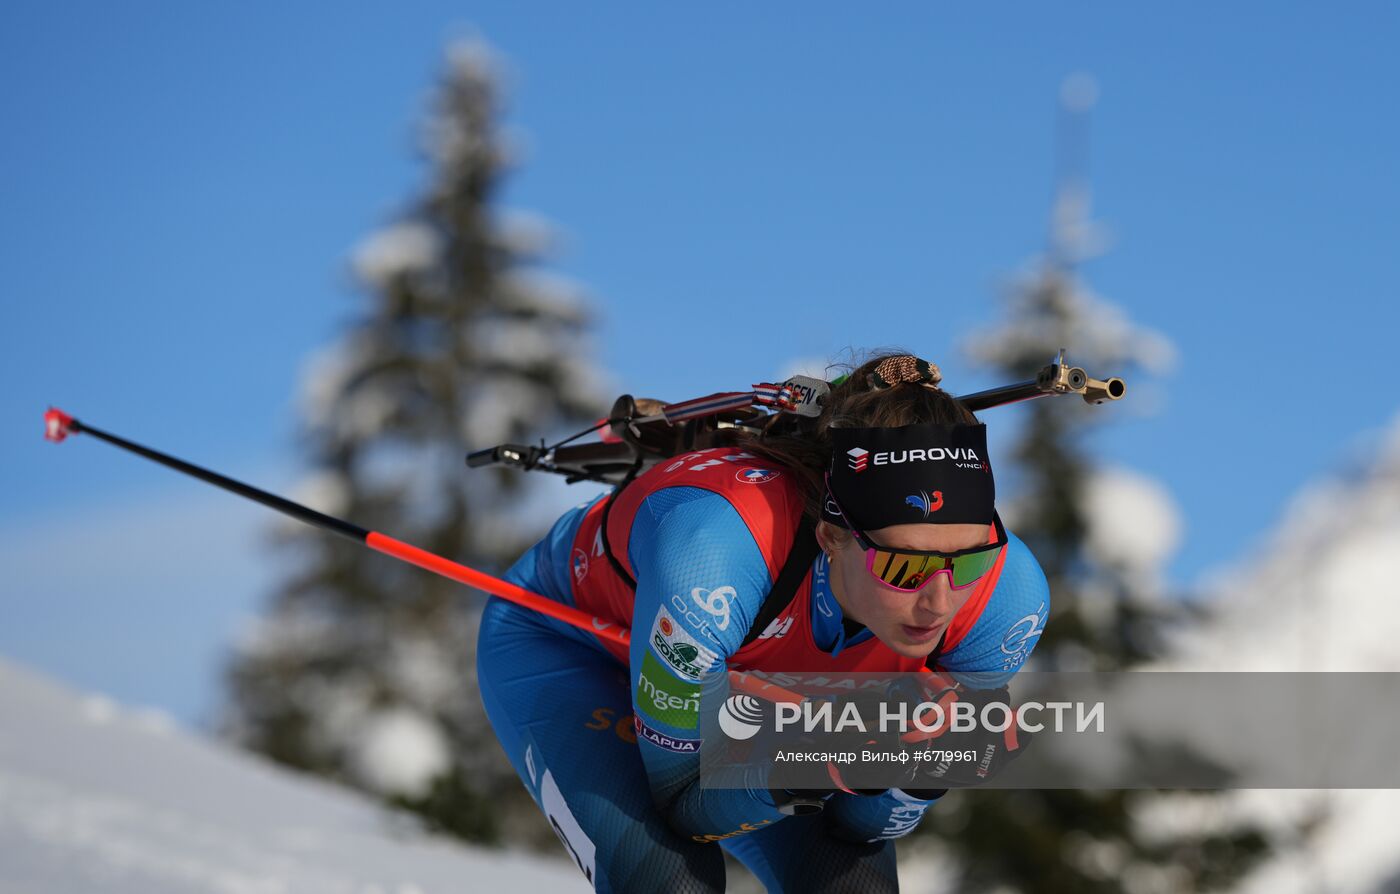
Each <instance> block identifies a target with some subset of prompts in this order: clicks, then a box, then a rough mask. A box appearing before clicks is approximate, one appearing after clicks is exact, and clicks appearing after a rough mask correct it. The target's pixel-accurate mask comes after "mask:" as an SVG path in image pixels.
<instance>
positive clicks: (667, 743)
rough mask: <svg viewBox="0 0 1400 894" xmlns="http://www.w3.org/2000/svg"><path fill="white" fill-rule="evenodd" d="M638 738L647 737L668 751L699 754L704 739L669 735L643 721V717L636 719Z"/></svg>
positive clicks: (649, 740) (658, 746)
mask: <svg viewBox="0 0 1400 894" xmlns="http://www.w3.org/2000/svg"><path fill="white" fill-rule="evenodd" d="M633 722H634V724H635V728H636V731H637V738H638V739H646V740H647V741H648V742H650V743H651V744H653V745H655V746H656V747H657V748H664V749H666V750H667V751H674V752H676V753H677V754H697V753H699V751H700V743H701V742H703V741H704V740H703V739H678V738H676V737H675V736H668V735H666V734H665V733H663V732H661V731H660V730H654V729H652V728H651V727H649V726H647V725H646V724H645V723H643V722H642V718H640V717H636V718H635V719H634V721H633Z"/></svg>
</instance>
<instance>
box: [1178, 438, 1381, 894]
mask: <svg viewBox="0 0 1400 894" xmlns="http://www.w3.org/2000/svg"><path fill="white" fill-rule="evenodd" d="M1369 452H1370V455H1369V456H1368V457H1367V458H1366V459H1365V460H1364V461H1362V462H1360V463H1358V464H1357V466H1356V467H1355V468H1353V469H1352V470H1351V471H1350V472H1349V473H1347V474H1345V475H1334V476H1328V477H1326V478H1324V479H1322V480H1319V481H1317V482H1314V483H1313V484H1311V485H1309V486H1308V487H1306V488H1304V489H1303V490H1302V491H1301V492H1300V493H1299V494H1297V495H1296V496H1295V497H1294V498H1293V500H1292V501H1291V502H1290V504H1289V507H1288V509H1287V510H1286V511H1285V513H1284V516H1283V518H1282V519H1281V520H1280V522H1279V524H1278V525H1277V527H1276V528H1275V530H1274V531H1273V532H1272V533H1271V534H1270V535H1269V536H1268V537H1267V538H1266V539H1265V541H1264V542H1263V543H1262V544H1261V545H1260V546H1259V547H1258V548H1256V549H1255V550H1253V551H1252V552H1251V554H1249V555H1246V556H1243V557H1241V559H1240V560H1239V562H1238V563H1237V564H1236V565H1235V566H1234V567H1233V568H1231V569H1229V570H1227V571H1225V572H1222V573H1221V574H1219V575H1218V576H1216V577H1215V578H1214V579H1213V580H1210V581H1209V582H1208V583H1207V587H1208V589H1209V590H1210V591H1211V592H1212V594H1213V599H1212V600H1211V605H1212V606H1213V607H1214V608H1215V609H1216V613H1215V616H1214V617H1213V618H1212V619H1211V620H1210V621H1209V622H1208V623H1206V624H1205V625H1203V626H1201V627H1200V628H1198V629H1195V630H1192V631H1190V632H1189V634H1187V635H1185V636H1183V637H1182V638H1181V639H1180V640H1179V641H1178V642H1177V649H1176V651H1175V655H1174V657H1173V659H1172V660H1171V661H1170V662H1166V663H1164V664H1163V665H1162V667H1161V668H1160V669H1170V668H1179V669H1182V670H1223V671H1302V670H1314V671H1334V672H1335V671H1388V672H1396V671H1400V650H1397V649H1396V646H1395V644H1396V642H1397V641H1400V611H1397V608H1398V607H1400V418H1397V419H1396V420H1395V422H1393V423H1392V424H1391V426H1390V428H1389V431H1388V432H1386V433H1385V434H1384V435H1383V437H1382V438H1380V439H1379V441H1378V442H1377V443H1376V444H1375V446H1374V447H1373V449H1372V450H1371V451H1369ZM1222 509H1223V510H1227V509H1228V496H1226V495H1222ZM1310 810H1318V811H1321V812H1322V813H1323V814H1324V816H1326V817H1327V819H1326V821H1325V822H1324V823H1323V824H1322V825H1321V826H1320V827H1319V829H1318V831H1317V833H1316V834H1315V835H1314V836H1313V837H1312V838H1311V840H1301V841H1295V842H1292V843H1291V844H1289V845H1288V846H1287V847H1285V849H1284V855H1283V856H1282V857H1281V858H1279V859H1277V860H1275V861H1273V862H1272V863H1270V864H1269V865H1267V866H1266V867H1264V868H1263V869H1262V870H1261V871H1260V872H1259V873H1256V874H1255V876H1254V877H1253V878H1251V879H1249V880H1248V881H1247V882H1246V883H1245V884H1244V885H1243V886H1242V887H1241V888H1240V891H1241V892H1249V894H1253V892H1260V894H1262V892H1269V894H1277V892H1292V891H1297V892H1309V894H1311V892H1327V894H1350V892H1358V894H1360V892H1375V891H1387V892H1400V852H1397V848H1396V844H1397V842H1400V834H1397V832H1396V829H1395V826H1396V820H1397V818H1400V791H1395V790H1375V791H1371V790H1336V791H1254V792H1241V793H1238V794H1237V796H1235V799H1234V803H1233V805H1231V806H1230V807H1229V808H1228V809H1226V810H1223V811H1220V812H1219V813H1218V815H1217V816H1215V817H1213V818H1205V817H1195V818H1194V819H1193V821H1206V822H1209V821H1212V820H1213V821H1227V817H1226V816H1225V814H1229V813H1233V812H1238V813H1240V814H1245V815H1249V816H1253V817H1255V818H1256V819H1263V820H1266V821H1269V820H1272V821H1286V820H1288V819H1289V818H1290V817H1297V816H1299V815H1301V814H1302V813H1304V812H1306V811H1310ZM1162 819H1163V820H1164V821H1166V822H1171V821H1172V820H1171V819H1169V818H1166V817H1163V818H1162Z"/></svg>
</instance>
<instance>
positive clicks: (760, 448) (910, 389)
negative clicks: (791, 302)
mask: <svg viewBox="0 0 1400 894" xmlns="http://www.w3.org/2000/svg"><path fill="white" fill-rule="evenodd" d="M939 379H940V375H939V372H938V367H936V366H933V365H932V364H927V363H924V362H923V361H921V360H918V359H917V358H915V357H913V356H911V355H909V354H903V353H894V352H889V353H881V354H877V355H874V356H872V357H871V358H870V359H868V360H866V361H865V362H864V363H862V364H861V365H860V366H857V367H855V368H854V369H851V370H850V372H849V373H848V374H847V375H846V377H845V378H844V379H843V380H841V382H840V383H839V384H836V385H833V386H832V388H831V393H830V394H828V395H827V397H826V402H825V403H824V405H823V406H822V412H821V415H820V416H818V417H816V418H815V419H798V418H797V417H792V416H790V415H787V414H784V415H783V416H781V417H779V418H778V419H777V420H775V425H774V427H772V428H770V429H769V430H768V431H766V432H764V433H763V434H762V435H758V436H750V437H747V438H745V439H743V440H742V441H741V442H740V444H741V446H742V447H743V448H744V449H745V450H747V451H749V452H750V453H756V454H758V455H760V456H763V457H765V458H767V459H771V460H772V461H773V462H775V463H778V464H780V465H782V466H783V467H784V468H786V469H789V470H791V471H792V472H793V473H794V474H795V475H796V476H797V478H798V481H799V482H800V483H801V485H802V492H803V496H804V498H805V501H804V502H805V505H804V507H803V511H804V513H805V514H806V515H808V516H809V517H810V518H812V520H813V521H816V520H819V519H820V518H821V508H822V501H823V498H824V497H825V494H826V485H825V482H824V480H823V479H824V476H825V474H826V471H827V468H828V467H829V466H830V463H831V437H830V435H829V434H828V432H829V431H830V430H831V429H833V428H897V427H899V426H902V425H921V424H943V425H954V424H960V423H965V424H976V422H977V417H976V416H974V415H973V414H972V411H971V410H969V409H968V408H967V407H965V406H963V405H962V403H960V402H959V401H958V399H957V398H956V397H953V396H952V395H951V394H949V393H948V392H946V391H944V390H943V389H942V388H939V387H938V381H939Z"/></svg>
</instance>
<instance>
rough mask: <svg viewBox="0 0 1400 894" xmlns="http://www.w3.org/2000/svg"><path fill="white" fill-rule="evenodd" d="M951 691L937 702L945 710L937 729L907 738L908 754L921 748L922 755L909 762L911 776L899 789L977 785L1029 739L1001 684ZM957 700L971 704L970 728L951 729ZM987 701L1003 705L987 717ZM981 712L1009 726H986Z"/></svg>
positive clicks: (997, 723) (1013, 756)
mask: <svg viewBox="0 0 1400 894" xmlns="http://www.w3.org/2000/svg"><path fill="white" fill-rule="evenodd" d="M954 694H955V698H954V699H947V698H946V695H945V699H944V700H942V701H940V703H941V704H943V705H944V709H945V712H946V715H945V721H944V723H943V724H942V726H941V728H940V729H941V731H937V730H936V731H935V734H934V735H933V736H932V737H931V738H928V739H924V740H921V741H917V742H910V743H908V748H909V750H910V751H911V753H917V752H922V753H923V754H924V755H925V758H922V759H918V760H914V761H912V762H911V771H912V772H911V775H910V777H909V778H908V780H907V781H906V782H905V783H904V784H903V785H902V786H901V788H904V789H905V790H908V789H911V788H913V789H947V788H955V787H963V786H971V785H978V784H980V783H983V782H986V781H987V780H988V779H991V778H992V777H994V776H996V775H997V774H998V773H1000V772H1001V771H1002V770H1004V769H1005V768H1006V767H1007V765H1008V764H1010V763H1011V761H1013V760H1015V759H1016V758H1018V757H1020V756H1021V754H1023V753H1024V752H1025V750H1026V747H1027V746H1028V745H1029V744H1030V741H1031V734H1030V732H1028V731H1027V730H1023V729H1020V728H1019V726H1018V724H1017V723H1016V708H1015V707H1014V706H1013V705H1012V704H1011V699H1010V693H1009V692H1008V691H1007V688H1006V687H1005V686H1003V687H1001V688H999V689H972V690H968V689H961V688H959V689H957V690H955V691H954ZM955 702H960V703H962V704H964V705H969V706H971V708H972V711H973V713H972V717H973V719H974V720H975V721H976V724H975V726H973V728H972V729H970V730H955V729H953V728H952V727H953V723H952V720H953V717H954V708H953V704H954V703H955ZM988 705H1000V706H1003V707H1002V709H997V708H993V709H992V711H991V712H990V717H987V714H986V712H985V709H986V707H987V706H988ZM962 710H964V711H965V710H967V709H966V708H964V709H962ZM984 717H986V718H987V719H989V720H990V721H991V722H992V724H993V725H995V726H1000V725H1001V724H1002V723H1004V722H1007V721H1008V720H1009V721H1010V725H1009V726H1007V728H1006V729H1005V730H1001V731H997V730H993V729H988V728H987V726H986V725H984V724H983V722H982V721H983V719H984Z"/></svg>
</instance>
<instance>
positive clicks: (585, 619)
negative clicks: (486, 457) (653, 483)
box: [44, 407, 802, 702]
mask: <svg viewBox="0 0 1400 894" xmlns="http://www.w3.org/2000/svg"><path fill="white" fill-rule="evenodd" d="M70 434H71V435H78V434H83V435H92V436H93V437H94V438H98V439H99V440H103V441H106V442H107V443H109V444H112V445H114V446H116V447H120V448H121V449H123V450H127V451H130V452H132V453H135V454H137V455H139V456H144V457H145V458H146V459H149V460H152V461H154V462H158V463H160V464H161V465H163V466H167V467H169V468H171V469H174V470H176V471H177V472H183V473H185V474H186V475H191V476H193V477H195V478H198V479H200V480H201V481H207V482H208V483H210V484H212V485H214V486H215V487H220V488H223V489H224V490H227V491H231V492H232V493H235V494H238V495H239V496H241V497H247V498H248V499H250V500H255V501H256V502H259V503H261V504H263V505H264V506H267V507H270V508H272V509H276V510H277V511H278V512H281V513H283V514H285V515H290V516H291V517H292V518H295V519H297V520H298V521H304V522H306V523H307V524H310V525H315V526H316V527H318V528H323V529H324V530H327V531H331V532H332V533H335V534H339V535H340V536H342V537H346V538H349V539H351V540H354V541H356V542H358V543H363V544H364V545H365V546H368V547H369V548H370V549H372V550H375V551H376V552H380V553H383V554H384V555H386V556H392V557H393V558H395V559H399V560H400V561H403V562H408V563H409V564H410V565H417V566H418V567H419V568H423V569H426V570H428V571H431V572H433V573H434V574H440V575H442V576H443V577H446V578H448V579H449V580H455V581H457V582H458V583H463V584H466V585H467V586H469V587H475V588H476V589H478V590H481V591H483V592H486V593H490V594H492V595H494V596H499V597H501V598H502V599H505V600H507V601H510V602H514V603H515V604H516V605H520V606H524V607H525V608H528V609H533V610H534V611H537V612H540V613H541V614H544V615H548V616H549V617H551V618H556V619H558V620H560V621H563V622H564V623H566V624H572V625H573V626H575V627H578V628H579V629H581V630H587V631H588V632H590V633H592V634H594V635H595V636H601V637H603V638H605V639H608V640H611V641H612V642H614V643H617V644H618V645H620V646H622V647H624V648H626V647H627V645H628V644H629V643H630V642H631V635H630V632H629V631H628V630H627V629H626V628H624V627H620V626H619V625H617V624H614V623H612V622H610V621H604V620H603V619H602V618H599V617H597V616H595V615H590V614H588V613H587V612H583V611H579V610H578V609H576V608H571V607H569V606H567V605H563V604H561V603H558V602H555V601H554V600H552V599H549V598H547V597H545V596H541V595H540V594H538V593H531V592H530V591H529V590H526V589H524V588H523V587H517V586H516V585H515V584H512V583H510V582H509V581H504V580H501V579H500V578H498V577H493V576H491V575H489V574H486V573H485V572H482V571H477V570H476V569H475V568H468V567H467V566H466V565H462V564H460V563H457V562H453V561H452V560H451V559H445V558H443V557H442V556H439V555H437V554H436V553H430V552H428V551H427V550H425V549H419V548H418V547H416V546H414V545H413V544H411V543H404V542H403V541H402V540H395V539H394V538H393V537H389V536H387V535H384V534H380V533H379V532H377V531H370V530H366V529H365V528H361V527H359V526H358V525H352V524H351V523H350V522H347V521H344V520H343V519H339V518H334V517H332V516H329V515H326V514H324V513H321V512H317V511H316V510H314V509H310V508H308V507H306V506H303V505H301V504H300V503H293V502H292V501H291V500H288V499H284V498H283V497H279V496H277V495H276V494H270V493H268V492H267V491H265V490H259V489H258V488H256V487H252V486H251V485H247V484H244V483H243V482H241V481H235V480H233V479H232V478H228V477H226V476H224V475H220V474H219V473H218V472H211V471H209V470H208V469H205V468H201V467H200V466H196V465H194V464H193V463H187V462H185V461H184V460H182V459H176V458H175V457H173V456H170V455H168V454H165V453H161V452H160V451H159V450H152V449H151V448H149V447H142V446H141V445H140V444H135V443H132V442H131V441H128V440H126V439H124V438H119V437H117V436H116V435H114V434H110V433H108V432H105V431H102V430H101V429H98V428H93V427H92V426H91V425H87V424H85V423H82V422H79V421H78V420H77V419H74V418H73V417H72V416H69V415H68V414H67V413H65V412H63V411H62V410H58V409H55V408H53V407H50V408H49V410H48V412H46V413H45V414H44V437H45V438H48V439H49V440H50V441H54V442H58V441H62V440H63V439H64V438H66V437H68V436H69V435H70ZM729 678H730V681H731V684H732V685H733V686H734V688H735V689H737V690H740V691H743V692H748V693H750V694H752V695H756V696H759V697H761V698H765V699H767V700H769V701H791V702H801V701H802V697H801V696H799V695H797V694H796V693H794V692H790V691H788V690H786V689H783V688H781V687H779V686H775V685H773V684H771V683H766V682H764V681H762V680H760V679H758V678H755V677H751V676H749V675H748V674H744V673H740V672H738V671H730V673H729Z"/></svg>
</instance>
